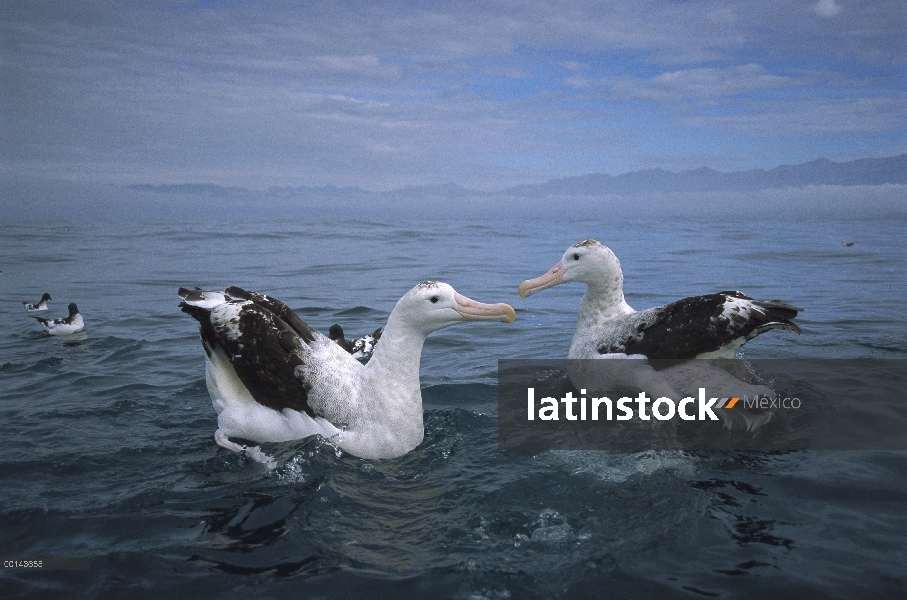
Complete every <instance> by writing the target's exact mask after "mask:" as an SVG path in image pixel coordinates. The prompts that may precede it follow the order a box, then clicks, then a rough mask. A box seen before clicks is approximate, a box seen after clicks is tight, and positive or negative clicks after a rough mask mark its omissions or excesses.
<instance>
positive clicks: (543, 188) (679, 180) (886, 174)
mask: <svg viewBox="0 0 907 600" xmlns="http://www.w3.org/2000/svg"><path fill="white" fill-rule="evenodd" d="M883 184H898V185H905V184H907V154H901V155H898V156H892V157H889V158H863V159H859V160H853V161H849V162H841V163H838V162H833V161H830V160H827V159H819V160H815V161H812V162H808V163H804V164H800V165H783V166H780V167H775V168H774V169H768V170H765V169H751V170H749V171H732V172H722V171H715V170H714V169H709V168H708V167H702V168H699V169H694V170H690V171H681V172H679V173H674V172H671V171H665V170H664V169H646V170H643V171H634V172H632V173H625V174H623V175H605V174H603V173H592V174H589V175H580V176H576V177H565V178H563V179H553V180H551V181H549V182H547V183H541V184H532V185H519V186H514V187H510V188H507V189H503V190H499V191H496V192H483V191H478V190H471V189H469V188H464V187H462V186H459V185H453V184H446V185H434V186H420V187H408V188H402V189H398V190H393V191H388V192H370V191H367V190H363V189H362V188H359V187H335V186H323V187H308V186H300V187H273V188H270V189H268V190H266V191H264V192H261V191H252V190H248V189H245V188H240V187H224V186H219V185H215V184H206V183H205V184H197V183H187V184H177V185H135V186H130V189H133V190H136V191H142V192H156V193H166V194H179V195H188V196H201V197H205V198H218V197H220V198H233V199H241V198H249V197H252V196H259V197H260V196H261V195H264V196H267V197H282V198H287V199H296V198H311V199H316V198H322V199H327V198H337V199H340V198H343V199H347V200H355V199H359V200H366V199H370V200H387V201H395V200H401V199H418V198H446V199H462V198H481V197H488V198H491V197H495V196H508V197H524V198H544V197H548V196H604V195H633V194H641V193H652V192H661V193H665V192H668V193H670V192H714V191H737V192H752V191H759V190H766V189H773V188H799V187H806V186H812V185H834V186H855V185H883Z"/></svg>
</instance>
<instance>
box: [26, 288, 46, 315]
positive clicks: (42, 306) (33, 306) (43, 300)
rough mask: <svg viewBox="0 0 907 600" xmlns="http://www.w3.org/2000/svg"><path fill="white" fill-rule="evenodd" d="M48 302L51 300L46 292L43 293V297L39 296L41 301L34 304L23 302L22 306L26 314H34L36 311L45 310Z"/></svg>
mask: <svg viewBox="0 0 907 600" xmlns="http://www.w3.org/2000/svg"><path fill="white" fill-rule="evenodd" d="M48 300H53V298H51V297H50V294H48V293H47V292H44V295H43V296H41V299H40V300H38V301H37V302H36V303H34V304H29V303H28V302H23V303H22V306H23V307H24V308H25V310H27V311H28V312H34V311H36V310H47V301H48Z"/></svg>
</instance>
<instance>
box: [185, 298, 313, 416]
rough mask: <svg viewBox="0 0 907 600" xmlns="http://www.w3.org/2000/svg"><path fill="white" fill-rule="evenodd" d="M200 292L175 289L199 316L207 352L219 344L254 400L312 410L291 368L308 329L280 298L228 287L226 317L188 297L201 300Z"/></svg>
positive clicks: (297, 361)
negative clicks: (232, 313) (231, 314)
mask: <svg viewBox="0 0 907 600" xmlns="http://www.w3.org/2000/svg"><path fill="white" fill-rule="evenodd" d="M184 292H185V295H184ZM201 294H202V292H196V291H195V290H184V289H182V288H181V289H180V295H181V296H182V297H183V298H185V299H186V302H181V303H180V307H181V309H182V311H183V312H185V313H187V314H189V315H191V316H192V317H194V318H195V319H196V320H197V321H198V322H199V325H200V334H201V338H202V345H203V346H204V347H205V352H206V353H207V354H208V356H209V357H210V356H211V352H212V351H213V350H214V348H217V347H220V348H221V349H223V351H224V353H225V354H226V355H227V356H228V357H229V359H230V362H231V364H232V366H233V369H234V371H236V375H237V376H238V377H239V379H240V381H242V382H243V384H244V385H245V386H246V387H247V388H248V389H249V391H250V392H251V393H252V396H253V397H254V398H255V400H256V401H257V402H258V403H259V404H262V405H264V406H267V407H268V408H272V409H274V410H278V411H279V410H282V409H284V408H290V409H292V410H296V411H299V412H305V413H306V414H308V415H309V416H311V417H316V416H318V415H317V414H316V413H315V411H314V410H313V409H312V407H310V406H309V403H308V390H309V388H308V386H307V385H306V384H305V383H303V382H301V381H299V380H298V379H297V378H296V376H295V368H296V367H297V366H298V365H300V364H302V363H303V359H302V357H301V356H300V355H299V354H298V353H297V352H295V351H296V350H298V349H299V348H300V344H304V343H308V342H311V341H313V340H314V339H315V338H314V335H313V332H314V330H313V329H312V328H311V327H309V326H308V325H307V324H306V323H305V322H303V321H302V320H301V319H300V318H299V317H298V316H297V315H296V314H295V313H294V312H293V311H292V310H290V309H289V308H288V307H287V306H286V305H285V304H283V303H282V302H280V301H278V300H274V299H272V298H269V297H267V296H264V295H262V294H257V293H254V292H246V291H245V290H242V289H241V288H237V287H231V288H228V289H227V290H226V295H227V296H228V300H227V301H228V303H232V304H236V305H238V306H237V308H238V311H237V312H236V317H235V318H233V319H230V320H229V321H225V320H223V319H221V318H219V317H218V316H217V315H216V314H214V313H213V311H212V309H208V308H202V307H199V306H195V305H192V304H190V303H189V302H191V301H200V300H202V296H201ZM272 309H273V310H272Z"/></svg>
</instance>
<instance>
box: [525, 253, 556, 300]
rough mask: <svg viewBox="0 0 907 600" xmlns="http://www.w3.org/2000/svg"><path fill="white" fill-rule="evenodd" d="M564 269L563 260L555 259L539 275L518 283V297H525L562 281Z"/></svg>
mask: <svg viewBox="0 0 907 600" xmlns="http://www.w3.org/2000/svg"><path fill="white" fill-rule="evenodd" d="M565 272H566V269H564V265H563V261H560V260H559V261H557V264H556V265H554V266H553V267H551V268H550V269H549V270H548V272H547V273H545V274H544V275H542V276H541V277H536V278H535V279H527V280H526V281H524V282H523V283H521V284H520V298H525V297H526V296H531V295H532V294H534V293H536V292H541V291H542V290H545V289H548V288H550V287H552V286H555V285H557V284H559V283H564V273H565Z"/></svg>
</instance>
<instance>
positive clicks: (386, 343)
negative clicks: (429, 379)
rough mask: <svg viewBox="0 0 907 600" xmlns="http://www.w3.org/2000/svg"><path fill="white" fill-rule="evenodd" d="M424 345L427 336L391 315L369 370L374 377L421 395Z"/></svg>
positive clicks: (370, 362) (369, 362) (369, 364)
mask: <svg viewBox="0 0 907 600" xmlns="http://www.w3.org/2000/svg"><path fill="white" fill-rule="evenodd" d="M424 344H425V335H424V334H422V333H420V332H419V331H417V330H415V329H414V328H413V327H411V326H409V325H408V324H407V323H405V322H404V321H403V320H402V319H400V318H399V316H398V315H396V314H394V313H391V316H390V318H388V320H387V325H386V326H385V327H384V331H383V332H382V333H381V340H380V341H379V342H378V344H377V345H376V346H375V352H374V353H373V354H372V357H371V358H370V359H369V361H368V364H367V365H366V367H367V368H368V370H369V371H370V372H371V373H372V374H373V376H376V377H379V378H381V379H383V380H385V381H388V382H393V384H394V385H395V387H397V386H402V387H403V388H405V389H407V390H409V391H410V393H413V392H415V393H416V395H417V396H418V395H419V394H418V392H419V388H420V384H419V366H420V361H421V359H422V346H423V345H424Z"/></svg>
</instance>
